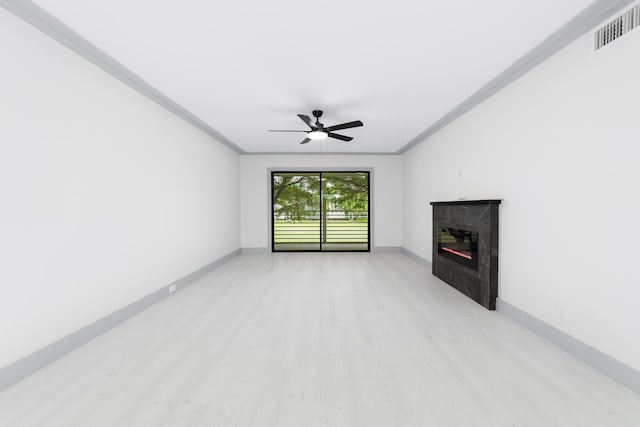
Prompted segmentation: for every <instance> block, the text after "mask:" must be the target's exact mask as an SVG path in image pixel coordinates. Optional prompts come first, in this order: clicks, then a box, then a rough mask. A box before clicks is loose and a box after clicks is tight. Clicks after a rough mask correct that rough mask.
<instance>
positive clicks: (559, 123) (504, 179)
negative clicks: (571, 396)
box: [403, 29, 640, 369]
mask: <svg viewBox="0 0 640 427" xmlns="http://www.w3.org/2000/svg"><path fill="white" fill-rule="evenodd" d="M638 52H640V31H639V30H637V29H636V30H635V31H634V32H632V33H630V34H628V35H626V36H624V38H622V39H620V40H618V41H616V42H614V43H613V44H611V45H609V46H607V47H606V48H604V49H603V50H602V51H599V52H593V38H592V35H591V34H588V35H586V36H584V37H583V38H581V39H579V40H578V41H576V42H575V43H573V44H572V45H570V46H569V47H567V48H565V49H564V50H563V51H561V52H560V53H559V54H557V55H555V56H554V57H552V58H550V59H549V60H547V61H546V62H545V63H543V64H541V65H540V66H538V67H537V68H536V69H534V70H533V71H532V72H531V73H529V74H527V75H526V76H525V77H523V78H521V79H519V80H518V81H516V82H515V83H514V84H512V85H511V86H509V87H508V88H506V89H504V90H503V91H501V92H500V93H498V94H497V95H495V96H493V97H492V98H491V99H489V100H488V101H487V102H485V103H483V104H482V105H480V106H478V107H476V108H475V109H474V110H472V111H471V112H469V113H467V114H466V115H465V116H463V117H462V118H460V119H458V120H457V121H455V122H454V123H452V124H451V125H449V126H448V127H447V128H445V129H444V130H442V131H440V132H439V133H437V134H436V135H434V136H433V137H431V138H430V139H429V140H427V141H426V142H424V143H422V144H421V145H420V146H418V147H416V148H415V149H413V150H411V151H409V152H407V153H406V154H405V155H404V170H403V173H404V210H403V218H404V235H403V246H404V247H405V248H407V249H409V250H411V251H413V252H415V253H416V254H418V255H420V256H422V257H424V258H426V259H429V260H430V259H431V246H430V241H431V207H430V206H429V205H428V204H427V203H428V202H429V201H445V200H457V199H458V198H467V199H487V198H500V199H503V204H502V206H501V212H500V221H501V227H500V233H501V235H500V266H499V270H500V275H499V280H500V284H499V295H500V297H501V298H502V299H503V300H504V301H506V302H508V303H510V304H512V305H514V306H516V307H518V308H520V309H521V310H524V311H526V312H528V313H529V314H531V315H533V316H535V317H537V318H539V319H541V320H543V321H545V322H547V323H549V324H551V325H553V326H555V327H556V328H558V329H560V330H562V331H564V332H566V333H568V334H570V335H572V336H574V337H575V338H577V339H579V340H582V341H583V342H585V343H587V344H589V345H591V346H593V347H595V348H597V349H599V350H600V351H603V352H604V353H607V354H609V355H611V356H612V357H614V358H616V359H618V360H620V361H622V362H624V363H627V364H628V365H630V366H632V367H633V368H635V369H639V368H640V341H639V340H638V336H639V335H638V333H639V327H640V326H639V325H640V310H638V304H639V302H640V277H639V276H638V268H637V266H638V261H639V259H640V258H639V257H640V246H639V245H640V243H639V242H640V216H638V212H640V189H639V185H640V167H639V165H640V160H639V159H640V97H639V96H638V95H639V94H640V78H638V76H640V55H638Z"/></svg>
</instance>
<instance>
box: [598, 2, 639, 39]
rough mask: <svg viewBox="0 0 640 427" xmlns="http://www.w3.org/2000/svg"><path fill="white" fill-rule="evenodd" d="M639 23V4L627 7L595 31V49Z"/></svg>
mask: <svg viewBox="0 0 640 427" xmlns="http://www.w3.org/2000/svg"><path fill="white" fill-rule="evenodd" d="M638 25H640V5H638V6H636V7H634V8H632V9H629V10H628V11H627V12H625V13H624V14H622V15H620V16H618V17H617V18H616V19H614V20H613V21H611V22H609V23H608V24H607V25H605V26H604V27H602V28H600V29H599V30H598V31H596V50H598V49H600V48H602V47H604V46H606V45H608V44H609V43H611V42H612V41H614V40H615V39H617V38H619V37H622V35H624V34H626V33H628V32H629V31H631V30H633V29H634V28H636V27H637V26H638Z"/></svg>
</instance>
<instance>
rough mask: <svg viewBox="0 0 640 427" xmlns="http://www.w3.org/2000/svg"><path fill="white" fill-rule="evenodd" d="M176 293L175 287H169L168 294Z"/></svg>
mask: <svg viewBox="0 0 640 427" xmlns="http://www.w3.org/2000/svg"><path fill="white" fill-rule="evenodd" d="M175 291H176V285H169V293H170V294H172V293H174V292H175Z"/></svg>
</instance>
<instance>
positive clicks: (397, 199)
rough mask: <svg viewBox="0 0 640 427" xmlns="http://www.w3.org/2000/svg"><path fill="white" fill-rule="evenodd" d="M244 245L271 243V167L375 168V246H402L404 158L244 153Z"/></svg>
mask: <svg viewBox="0 0 640 427" xmlns="http://www.w3.org/2000/svg"><path fill="white" fill-rule="evenodd" d="M241 165H242V166H241V170H242V179H241V190H240V192H241V195H242V200H241V209H240V211H241V215H242V220H241V227H240V229H241V230H242V231H241V245H242V247H243V248H256V247H257V248H264V247H267V246H268V245H269V242H270V240H269V239H270V236H269V233H270V232H271V222H270V212H271V207H270V205H269V203H270V195H269V192H270V187H269V185H270V184H269V182H270V179H271V177H270V176H269V168H317V169H318V170H322V169H323V168H328V169H330V168H350V169H354V170H357V169H358V168H373V172H372V175H371V181H372V182H371V189H372V193H373V194H372V195H371V198H372V200H371V201H372V207H371V209H372V222H373V228H372V247H374V246H378V247H381V246H393V247H399V246H400V244H401V239H402V213H401V209H402V157H401V156H398V155H362V156H360V155H358V156H356V155H316V156H310V155H243V156H242V158H241Z"/></svg>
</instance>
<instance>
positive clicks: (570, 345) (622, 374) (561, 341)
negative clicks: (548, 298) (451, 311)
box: [496, 298, 640, 394]
mask: <svg viewBox="0 0 640 427" xmlns="http://www.w3.org/2000/svg"><path fill="white" fill-rule="evenodd" d="M496 303H497V310H498V311H499V312H500V313H502V314H504V315H505V316H507V317H509V318H511V319H513V320H515V321H516V322H518V323H520V324H522V325H523V326H525V327H526V328H527V329H530V330H531V331H533V332H535V333H536V334H538V335H540V336H541V337H542V338H544V339H546V340H547V341H549V342H551V343H553V344H554V345H556V346H558V347H560V348H561V349H563V350H564V351H566V352H567V353H570V354H572V355H573V356H575V357H577V358H578V359H580V360H582V361H583V362H585V363H586V364H588V365H590V366H591V367H593V368H594V369H597V370H598V371H600V372H602V373H603V374H605V375H606V376H608V377H609V378H611V379H613V380H614V381H617V382H619V383H620V384H622V385H623V386H625V387H627V388H628V389H630V390H631V391H633V392H635V393H638V394H640V371H637V370H635V369H634V368H632V367H630V366H628V365H626V364H624V363H622V362H620V361H619V360H616V359H614V358H613V357H611V356H609V355H607V354H605V353H602V352H601V351H599V350H596V349H595V348H593V347H591V346H589V345H588V344H585V343H583V342H582V341H579V340H577V339H576V338H574V337H572V336H571V335H568V334H566V333H565V332H562V331H561V330H559V329H557V328H555V327H553V326H551V325H549V324H548V323H545V322H543V321H542V320H540V319H538V318H536V317H534V316H532V315H530V314H529V313H527V312H525V311H522V310H520V309H519V308H517V307H515V306H513V305H511V304H509V303H507V302H505V301H503V300H501V299H500V298H498V300H497V301H496Z"/></svg>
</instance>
